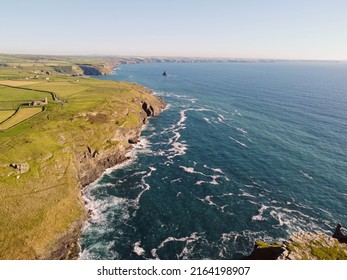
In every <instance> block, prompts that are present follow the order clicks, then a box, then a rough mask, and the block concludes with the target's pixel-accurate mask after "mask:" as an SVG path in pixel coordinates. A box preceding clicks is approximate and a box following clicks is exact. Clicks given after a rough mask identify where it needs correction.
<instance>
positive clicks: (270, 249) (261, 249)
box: [244, 241, 285, 260]
mask: <svg viewBox="0 0 347 280" xmlns="http://www.w3.org/2000/svg"><path fill="white" fill-rule="evenodd" d="M284 250H285V249H284V248H283V247H282V244H277V243H274V244H267V243H265V242H262V241H257V242H256V243H255V245H254V248H253V251H252V253H251V255H249V256H247V257H245V258H244V259H245V260H276V259H277V258H278V257H279V256H280V255H281V254H282V253H283V252H284Z"/></svg>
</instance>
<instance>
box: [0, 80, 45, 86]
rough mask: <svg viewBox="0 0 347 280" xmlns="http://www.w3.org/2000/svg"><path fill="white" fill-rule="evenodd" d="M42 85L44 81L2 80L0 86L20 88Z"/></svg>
mask: <svg viewBox="0 0 347 280" xmlns="http://www.w3.org/2000/svg"><path fill="white" fill-rule="evenodd" d="M40 82H41V83H42V81H35V82H34V81H15V80H11V81H10V80H0V85H5V86H10V87H20V86H27V85H33V84H37V83H40Z"/></svg>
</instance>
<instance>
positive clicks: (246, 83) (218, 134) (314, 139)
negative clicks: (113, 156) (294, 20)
mask: <svg viewBox="0 0 347 280" xmlns="http://www.w3.org/2000/svg"><path fill="white" fill-rule="evenodd" d="M164 70H166V71H167V72H168V73H169V75H168V76H166V77H164V76H162V73H163V71H164ZM98 78H100V79H110V80H123V81H130V82H135V83H139V84H142V85H145V86H147V87H149V88H151V89H152V90H153V91H154V94H155V95H157V96H160V97H163V98H164V100H165V101H166V103H167V104H168V106H167V108H166V110H165V111H164V112H163V113H162V114H161V115H159V116H157V117H153V118H151V119H150V120H149V123H148V124H147V125H146V126H145V127H144V129H143V132H142V135H141V138H140V141H139V143H138V144H136V145H135V148H134V150H133V151H132V152H131V159H130V160H129V161H128V162H126V163H124V164H122V165H120V166H117V167H115V168H114V169H110V170H108V171H107V172H106V173H105V174H104V175H103V176H102V177H101V178H100V179H99V180H98V181H96V182H94V183H93V184H91V185H89V186H88V187H86V188H85V189H84V198H85V200H86V203H87V205H86V206H87V207H88V208H90V209H92V210H93V214H92V217H91V219H90V220H89V221H88V222H87V223H86V225H85V227H84V229H83V233H82V236H81V239H80V245H81V249H82V251H81V255H80V258H81V259H163V260H165V259H241V258H242V257H243V256H245V255H247V254H249V253H250V252H251V251H252V249H253V245H254V241H255V240H257V239H262V240H265V241H268V242H272V241H275V240H284V239H286V238H288V237H289V235H290V234H291V233H293V232H297V231H300V230H305V231H312V232H314V231H323V232H326V233H327V234H329V235H331V234H332V232H333V230H334V228H335V227H336V224H337V223H338V222H341V223H342V224H345V225H347V215H346V206H347V149H346V147H347V63H332V62H325V63H318V62H310V63H309V62H307V63H304V62H274V63H270V62H264V63H262V62H259V63H157V64H156V63H153V64H152V63H147V64H133V65H122V66H121V67H119V68H118V69H116V71H115V73H114V74H113V75H110V76H103V77H98Z"/></svg>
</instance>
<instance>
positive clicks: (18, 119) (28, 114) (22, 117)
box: [0, 107, 43, 131]
mask: <svg viewBox="0 0 347 280" xmlns="http://www.w3.org/2000/svg"><path fill="white" fill-rule="evenodd" d="M42 110H43V108H42V107H24V108H19V109H18V111H17V112H16V113H15V114H14V115H13V116H12V117H11V118H9V119H8V120H6V121H5V122H3V123H1V124H0V131H4V130H7V129H9V128H11V127H13V126H15V125H19V124H20V123H22V122H24V121H26V120H28V119H30V118H32V117H33V116H35V115H37V114H39V113H41V112H42Z"/></svg>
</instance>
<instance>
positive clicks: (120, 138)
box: [40, 87, 166, 259]
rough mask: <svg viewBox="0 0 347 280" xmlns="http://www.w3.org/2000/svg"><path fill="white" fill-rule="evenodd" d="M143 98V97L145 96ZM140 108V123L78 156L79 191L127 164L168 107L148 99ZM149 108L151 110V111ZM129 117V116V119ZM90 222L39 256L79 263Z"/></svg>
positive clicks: (75, 225)
mask: <svg viewBox="0 0 347 280" xmlns="http://www.w3.org/2000/svg"><path fill="white" fill-rule="evenodd" d="M141 90H143V91H144V92H146V94H151V93H152V92H151V91H150V90H149V89H147V88H144V87H141ZM142 97H144V96H142ZM135 102H136V103H137V106H138V107H139V108H142V110H141V111H139V112H138V113H137V114H136V118H137V120H138V121H139V122H138V125H137V126H131V127H127V126H126V125H124V124H126V123H123V125H121V126H118V127H117V128H116V129H115V130H114V134H113V137H112V138H110V139H107V140H106V141H105V143H107V144H106V145H105V146H103V147H101V148H99V149H96V148H93V147H90V146H87V147H86V149H85V150H84V151H82V152H77V153H76V154H75V156H76V160H77V162H78V173H77V174H78V184H79V186H80V187H84V186H86V185H88V184H90V183H92V182H94V181H95V180H96V179H98V178H99V177H100V176H101V175H102V173H103V172H104V171H105V170H106V169H107V168H110V167H114V166H115V165H117V164H120V163H122V162H123V161H125V160H127V156H126V154H127V152H128V151H129V149H132V144H135V143H136V142H137V141H138V138H139V137H140V134H141V130H142V126H143V125H144V124H145V123H146V122H147V118H149V117H152V116H156V115H158V114H160V112H161V111H162V110H163V109H164V108H165V106H166V104H165V103H164V101H163V100H162V99H160V98H153V99H151V100H148V98H147V99H146V98H145V99H143V100H136V101H135ZM147 108H151V110H150V111H149V110H148V109H147ZM128 114H129V113H126V115H128ZM110 142H113V143H117V144H116V145H114V146H113V145H111V146H109V145H108V144H109V143H110ZM86 219H88V215H86V214H84V215H82V216H81V218H80V219H79V220H77V221H76V222H74V223H73V224H72V225H71V227H70V229H69V230H68V231H67V232H65V233H64V234H63V235H61V236H60V237H59V238H58V239H57V240H56V241H55V243H54V245H53V246H52V247H51V249H50V250H49V251H47V253H48V254H44V255H42V256H40V258H42V259H77V258H78V256H79V252H80V248H79V246H78V239H79V236H80V233H81V229H82V227H83V224H84V222H85V221H86Z"/></svg>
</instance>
